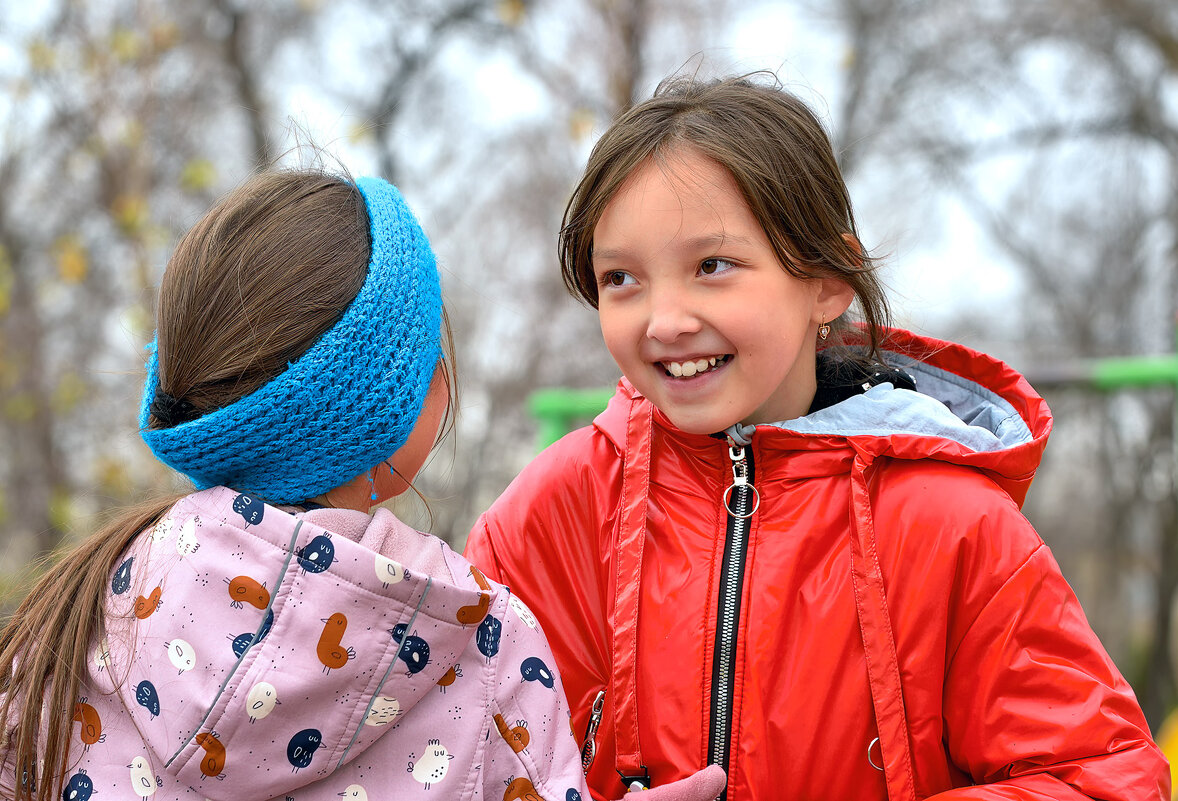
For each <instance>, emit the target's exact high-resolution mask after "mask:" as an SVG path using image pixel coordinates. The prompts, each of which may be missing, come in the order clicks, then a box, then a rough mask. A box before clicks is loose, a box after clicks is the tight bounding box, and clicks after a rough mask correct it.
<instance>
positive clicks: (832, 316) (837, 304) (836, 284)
mask: <svg viewBox="0 0 1178 801" xmlns="http://www.w3.org/2000/svg"><path fill="white" fill-rule="evenodd" d="M814 280H815V281H816V282H817V284H818V292H817V293H816V295H815V297H814V317H815V320H814V324H815V325H821V324H822V323H823V322H827V323H829V322H833V321H834V320H837V319H838V317H839V315H841V314H842V313H843V312H845V311H846V310H847V309H848V308H849V307H850V305H851V301H853V300H854V299H855V290H854V289H852V288H851V285H850V284H848V283H847V282H846V281H844V280H843V279H841V278H833V277H831V278H816V279H814ZM819 318H821V319H819Z"/></svg>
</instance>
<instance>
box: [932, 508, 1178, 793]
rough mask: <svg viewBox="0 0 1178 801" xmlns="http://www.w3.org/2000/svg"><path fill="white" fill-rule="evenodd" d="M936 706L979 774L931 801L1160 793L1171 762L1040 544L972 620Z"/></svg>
mask: <svg viewBox="0 0 1178 801" xmlns="http://www.w3.org/2000/svg"><path fill="white" fill-rule="evenodd" d="M1024 524H1025V521H1024ZM944 714H945V730H946V744H947V746H948V749H949V752H950V754H951V756H952V758H953V760H954V762H956V763H957V764H958V765H960V766H961V767H962V768H963V769H965V770H966V771H967V772H968V773H969V774H970V775H971V776H973V777H974V779H975V781H979V782H985V784H980V785H979V786H976V787H972V788H968V789H959V790H953V791H950V792H947V793H942V794H939V795H936V796H934V797H935V798H936V799H939V801H949V800H950V799H983V798H995V799H996V798H1005V799H1013V798H1018V799H1026V800H1027V801H1030V800H1031V799H1043V801H1046V800H1047V799H1087V798H1100V799H1108V800H1109V801H1117V800H1119V799H1124V800H1125V801H1129V800H1130V799H1133V800H1134V801H1140V800H1141V799H1156V800H1157V801H1169V798H1170V773H1169V769H1168V767H1167V765H1166V760H1165V758H1164V757H1163V756H1162V754H1161V751H1160V749H1159V748H1158V747H1157V746H1156V745H1155V744H1154V742H1153V740H1152V739H1151V737H1150V734H1149V729H1148V726H1147V724H1146V722H1145V719H1144V717H1143V715H1142V713H1141V709H1140V707H1139V706H1138V704H1137V700H1136V698H1135V697H1134V695H1133V691H1132V689H1131V688H1130V687H1129V685H1128V683H1127V682H1126V681H1125V679H1124V678H1123V677H1122V676H1121V674H1120V673H1119V672H1118V670H1117V668H1116V666H1115V665H1114V664H1113V662H1112V660H1111V659H1110V658H1109V656H1108V654H1107V653H1106V652H1105V650H1104V648H1103V646H1102V645H1101V643H1100V641H1099V640H1098V639H1097V637H1096V635H1095V634H1094V633H1093V631H1092V629H1091V627H1090V626H1089V625H1088V620H1087V619H1086V618H1085V616H1084V612H1083V610H1082V609H1081V608H1080V604H1079V601H1077V599H1076V597H1075V595H1074V594H1073V593H1072V590H1071V587H1069V586H1068V584H1067V582H1066V581H1065V580H1064V578H1063V576H1062V574H1061V573H1060V570H1059V566H1058V565H1057V564H1056V562H1055V559H1054V557H1053V556H1052V555H1051V551H1050V550H1049V549H1048V548H1047V546H1045V545H1040V547H1039V548H1038V549H1036V550H1035V551H1034V552H1033V553H1031V555H1030V556H1029V558H1027V560H1026V561H1025V562H1024V563H1023V564H1022V565H1021V566H1020V567H1018V569H1017V570H1015V571H1014V573H1013V574H1012V575H1011V576H1010V577H1009V578H1008V579H1007V580H1006V581H1005V583H1003V584H1002V585H1001V587H1000V588H999V589H998V590H997V592H996V593H995V594H994V595H993V596H992V597H991V598H990V599H989V601H988V602H987V603H986V605H985V606H984V608H982V610H981V612H980V613H979V614H978V616H977V617H976V618H975V619H974V620H973V622H972V623H971V624H970V626H969V629H968V630H967V632H966V633H965V636H964V638H963V639H962V640H961V643H960V645H959V646H958V648H957V650H956V652H955V653H954V654H953V655H952V657H951V660H950V663H949V666H948V671H947V673H946V681H945V709H944Z"/></svg>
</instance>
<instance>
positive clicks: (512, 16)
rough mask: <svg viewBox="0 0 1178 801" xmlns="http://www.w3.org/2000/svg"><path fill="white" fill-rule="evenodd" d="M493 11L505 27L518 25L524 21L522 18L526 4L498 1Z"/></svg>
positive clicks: (516, 1)
mask: <svg viewBox="0 0 1178 801" xmlns="http://www.w3.org/2000/svg"><path fill="white" fill-rule="evenodd" d="M495 11H496V12H497V13H498V14H499V19H501V20H502V21H503V23H504V24H505V25H519V24H520V23H521V22H523V21H524V16H525V15H526V14H527V11H528V4H527V3H525V2H524V0H499V4H498V5H497V6H496V7H495Z"/></svg>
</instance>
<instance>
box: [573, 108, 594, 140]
mask: <svg viewBox="0 0 1178 801" xmlns="http://www.w3.org/2000/svg"><path fill="white" fill-rule="evenodd" d="M596 124H597V118H596V117H595V116H594V114H593V112H592V111H590V110H589V109H585V108H579V109H577V110H576V111H574V112H573V113H572V115H571V116H570V117H569V136H571V137H572V138H573V140H574V141H577V142H580V141H583V140H584V139H585V138H586V137H588V136H589V135H590V134H591V133H593V126H594V125H596Z"/></svg>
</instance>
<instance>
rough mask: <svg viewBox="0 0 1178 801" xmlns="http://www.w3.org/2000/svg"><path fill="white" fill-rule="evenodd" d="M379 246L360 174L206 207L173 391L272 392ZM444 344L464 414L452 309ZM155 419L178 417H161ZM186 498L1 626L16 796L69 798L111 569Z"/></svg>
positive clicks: (209, 394) (98, 540)
mask: <svg viewBox="0 0 1178 801" xmlns="http://www.w3.org/2000/svg"><path fill="white" fill-rule="evenodd" d="M369 251H370V241H369V223H368V213H367V210H366V208H365V205H364V198H363V196H362V195H361V194H360V191H359V190H358V189H357V188H356V187H355V185H354V184H353V183H352V182H351V181H350V180H348V179H347V178H344V177H339V176H335V175H331V174H327V173H324V172H321V171H318V170H282V171H272V172H267V173H264V174H261V175H258V176H255V177H254V178H252V179H251V180H249V181H248V182H246V183H245V184H243V185H242V186H241V187H239V188H238V189H236V190H235V191H233V192H231V193H230V194H229V195H227V196H226V197H225V198H224V199H223V200H221V201H220V202H219V203H217V205H215V206H214V207H213V208H212V209H211V210H210V211H209V212H208V213H207V214H205V216H204V217H202V218H201V220H200V221H199V222H197V224H196V225H195V226H194V227H193V228H192V229H191V230H189V232H188V233H187V234H185V235H184V236H183V237H182V238H181V240H180V242H179V243H178V244H177V246H176V250H175V252H174V253H173V255H172V258H171V259H170V260H169V263H168V268H167V270H166V271H165V272H164V277H163V281H162V283H161V286H160V296H159V308H158V313H157V318H158V322H157V325H158V337H159V340H158V342H159V345H158V347H159V351H158V352H159V388H160V390H161V391H162V392H165V393H167V394H168V395H170V396H172V397H173V398H174V399H176V400H177V401H184V402H187V403H188V404H191V411H190V412H189V414H190V416H192V417H195V416H198V415H200V414H203V413H205V412H208V411H212V410H213V409H217V408H220V407H222V406H226V405H228V404H230V403H232V402H233V401H235V400H237V399H238V398H241V397H243V396H245V395H247V394H249V393H250V392H252V391H254V390H255V389H257V388H259V387H260V386H262V385H263V384H265V383H266V382H267V381H269V380H270V379H271V378H273V377H275V376H277V375H278V374H280V373H281V372H282V371H283V370H284V369H285V368H286V365H287V363H288V362H291V361H293V360H294V359H296V358H298V357H299V356H300V355H301V354H302V353H303V352H304V351H306V350H307V349H308V348H310V347H311V345H313V344H314V343H315V341H316V340H318V339H319V337H320V336H322V335H323V333H324V332H325V331H327V330H328V329H329V328H330V327H331V326H332V325H333V324H334V323H335V322H336V321H337V320H338V319H339V318H340V316H341V315H342V314H343V312H344V310H345V309H346V308H347V306H348V304H349V303H350V302H351V301H352V299H353V298H354V297H355V296H356V294H357V293H358V292H359V291H360V287H361V286H362V285H363V283H364V279H365V276H366V274H367V267H368V259H369ZM442 339H443V343H442V344H443V350H444V351H445V353H446V357H445V359H444V360H443V362H442V369H443V375H444V378H445V380H446V384H447V388H448V391H449V393H450V396H451V404H450V408H451V409H452V408H453V407H454V403H453V400H454V386H455V384H454V380H453V379H454V375H453V352H452V337H451V335H450V327H449V321H448V319H447V318H446V317H445V316H443V332H442ZM450 419H451V418H450V413H449V412H448V413H447V425H446V426H443V431H445V430H446V428H447V427H448V426H449V421H450ZM172 422H173V424H174V423H175V422H176V421H174V420H173V421H172ZM148 425H149V426H151V427H155V428H158V427H162V426H164V425H166V421H163V420H160V419H158V418H157V417H156V416H155V415H153V416H152V417H151V419H150V420H149V423H148ZM176 500H177V498H176V497H171V498H167V499H161V500H158V501H154V502H150V503H146V504H144V505H142V506H139V507H136V508H134V509H129V510H126V511H125V512H124V513H123V514H121V515H120V516H119V517H118V518H117V519H116V520H114V521H113V522H111V523H110V524H108V525H106V526H105V527H103V528H101V529H99V530H98V531H96V532H95V533H94V534H92V535H90V536H89V537H88V538H87V539H86V540H84V541H83V542H82V543H80V544H79V545H78V546H77V547H75V548H74V549H73V550H72V551H70V552H69V553H67V554H66V555H65V556H64V557H63V558H61V559H60V560H58V561H56V563H55V564H53V565H52V566H51V567H50V568H49V569H48V571H47V572H46V573H45V574H44V575H43V577H42V578H41V579H40V580H39V581H38V582H37V584H36V586H35V587H34V588H33V589H32V591H31V592H29V594H28V595H27V596H26V597H25V599H24V602H23V603H22V604H21V605H20V607H19V609H18V610H17V612H16V614H15V615H13V617H12V618H11V619H10V620H9V621H8V624H7V625H6V626H5V628H4V630H3V632H2V633H0V692H2V693H3V694H4V700H3V703H2V705H0V723H2V725H3V726H4V729H3V731H2V732H0V752H2V753H3V758H2V759H0V770H3V771H5V772H6V773H8V776H13V773H15V779H16V781H15V783H14V784H15V788H16V793H15V796H16V798H19V799H31V798H43V799H56V798H57V797H58V796H59V795H60V793H61V787H62V783H63V782H64V780H65V775H66V773H67V771H68V769H69V767H70V734H71V728H72V725H73V724H72V720H71V719H72V717H73V710H74V705H75V704H76V703H77V699H78V693H79V688H80V686H81V683H82V681H83V680H84V679H85V677H86V676H87V675H88V671H89V663H90V653H91V650H92V649H93V648H94V645H95V643H96V642H98V640H99V638H100V637H101V635H102V633H103V625H104V624H103V614H104V599H105V597H106V589H107V585H108V582H109V580H110V576H111V572H112V571H113V569H114V567H115V565H116V564H117V562H118V560H119V559H120V557H121V556H122V554H123V552H124V551H125V550H126V548H127V547H128V546H129V545H130V543H131V541H132V540H133V539H134V538H135V537H136V535H138V534H139V533H140V532H141V531H143V530H144V529H146V528H148V527H150V526H152V525H154V524H155V523H156V522H157V521H158V520H159V519H160V518H161V517H162V516H163V515H164V514H165V513H166V512H167V511H168V509H170V508H171V506H172V505H173V504H174V503H175V502H176ZM42 699H43V700H44V704H42ZM22 777H25V778H23V780H22ZM5 778H6V779H7V778H8V777H7V776H6V777H5ZM4 783H7V782H4Z"/></svg>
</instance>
